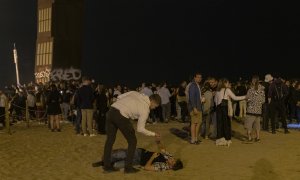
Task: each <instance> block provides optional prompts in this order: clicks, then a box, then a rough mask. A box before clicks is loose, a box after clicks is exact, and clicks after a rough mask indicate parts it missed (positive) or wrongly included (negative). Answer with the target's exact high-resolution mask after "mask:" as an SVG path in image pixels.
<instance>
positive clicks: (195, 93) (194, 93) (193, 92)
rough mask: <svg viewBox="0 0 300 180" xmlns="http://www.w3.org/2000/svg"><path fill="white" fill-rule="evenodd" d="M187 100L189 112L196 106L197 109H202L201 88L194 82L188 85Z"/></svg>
mask: <svg viewBox="0 0 300 180" xmlns="http://www.w3.org/2000/svg"><path fill="white" fill-rule="evenodd" d="M188 92H189V102H188V108H189V111H190V112H191V111H192V110H193V109H194V108H197V109H198V111H202V103H201V90H200V87H198V85H197V83H196V82H194V81H193V82H192V83H191V85H190V87H189V91H188Z"/></svg>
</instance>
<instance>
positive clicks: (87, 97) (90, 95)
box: [78, 85, 95, 109]
mask: <svg viewBox="0 0 300 180" xmlns="http://www.w3.org/2000/svg"><path fill="white" fill-rule="evenodd" d="M94 99H95V98H94V90H93V88H92V87H91V86H88V85H83V86H82V87H81V88H79V90H78V106H79V108H80V109H93V102H94Z"/></svg>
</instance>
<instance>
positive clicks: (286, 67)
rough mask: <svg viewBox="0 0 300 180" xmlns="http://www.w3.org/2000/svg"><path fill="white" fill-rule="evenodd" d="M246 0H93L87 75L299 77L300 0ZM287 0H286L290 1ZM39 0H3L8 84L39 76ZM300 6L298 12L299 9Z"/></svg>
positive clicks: (120, 78)
mask: <svg viewBox="0 0 300 180" xmlns="http://www.w3.org/2000/svg"><path fill="white" fill-rule="evenodd" d="M275 3H277V2H276V1H272V2H262V1H240V0H239V1H238V0H231V1H229V0H226V1H225V0H201V1H179V0H129V1H126V0H109V1H100V0H86V18H85V19H86V21H85V24H86V26H85V28H84V30H85V35H84V45H83V47H84V49H83V52H84V59H83V62H82V70H83V72H84V74H85V75H89V76H92V77H94V78H95V79H96V80H98V81H101V82H104V83H110V84H111V83H125V84H129V85H135V84H136V83H140V82H142V81H149V82H152V81H154V82H161V81H165V80H166V81H168V82H171V83H177V82H179V81H181V80H183V79H188V78H189V76H191V75H192V74H193V72H195V71H199V72H202V73H203V75H204V76H208V75H214V76H218V77H220V76H222V77H223V76H224V77H228V78H233V79H237V77H239V76H241V77H249V76H250V75H252V74H259V75H261V76H263V75H264V74H266V73H273V74H275V75H281V76H285V77H299V75H300V73H298V72H299V69H300V65H298V66H297V64H300V63H299V57H300V55H299V52H300V51H299V50H300V45H299V40H300V20H299V19H300V14H299V11H298V10H297V7H298V6H296V4H294V5H293V4H291V2H288V1H287V2H285V1H281V2H280V3H279V2H278V4H275ZM284 3H285V4H284ZM36 8H37V4H36V0H0V22H1V28H0V73H1V74H0V86H1V87H2V86H4V85H5V84H11V83H13V82H15V69H14V64H13V55H12V48H13V42H16V44H17V49H18V55H19V62H20V71H21V72H20V73H21V82H22V83H24V82H28V81H30V80H33V71H34V54H35V41H36ZM297 11H298V12H297Z"/></svg>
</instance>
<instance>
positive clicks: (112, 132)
mask: <svg viewBox="0 0 300 180" xmlns="http://www.w3.org/2000/svg"><path fill="white" fill-rule="evenodd" d="M160 103H161V98H160V96H159V95H157V94H153V95H151V96H150V97H148V96H146V95H143V94H141V93H139V92H136V91H130V92H128V93H125V94H122V95H120V96H118V99H117V101H116V102H115V103H113V104H112V105H111V108H110V110H109V111H108V113H107V119H106V132H107V139H106V142H105V146H104V157H103V161H104V167H103V169H104V172H113V171H116V170H115V169H114V168H113V167H112V165H111V153H112V147H113V144H114V142H115V139H116V134H117V130H118V129H120V131H121V133H122V134H123V136H124V137H125V139H126V140H127V143H128V151H127V158H126V162H125V170H124V172H125V173H135V172H138V170H137V169H135V168H133V166H132V161H133V156H134V152H135V149H136V144H137V139H136V136H135V130H134V128H133V126H132V124H131V122H130V119H138V122H137V132H140V133H143V134H145V135H147V136H155V137H160V135H159V134H158V133H155V132H151V131H149V130H147V129H145V125H146V121H147V119H148V115H149V112H150V109H154V108H156V107H157V106H159V105H160Z"/></svg>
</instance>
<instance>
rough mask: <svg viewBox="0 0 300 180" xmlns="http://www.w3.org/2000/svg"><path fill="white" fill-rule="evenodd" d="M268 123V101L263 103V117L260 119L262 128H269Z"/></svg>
mask: <svg viewBox="0 0 300 180" xmlns="http://www.w3.org/2000/svg"><path fill="white" fill-rule="evenodd" d="M269 123H270V105H269V103H265V104H263V119H262V129H263V130H269Z"/></svg>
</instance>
